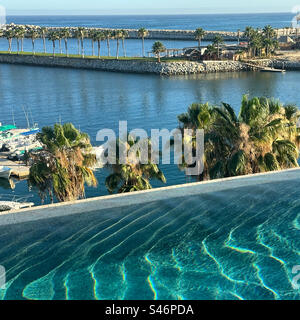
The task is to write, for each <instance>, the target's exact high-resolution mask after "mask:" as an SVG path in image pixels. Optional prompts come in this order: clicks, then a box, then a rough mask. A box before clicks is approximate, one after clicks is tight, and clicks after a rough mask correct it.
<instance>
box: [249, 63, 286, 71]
mask: <svg viewBox="0 0 300 320" xmlns="http://www.w3.org/2000/svg"><path fill="white" fill-rule="evenodd" d="M244 65H246V66H247V67H250V68H252V70H259V71H260V72H286V70H284V69H276V68H271V67H263V66H259V65H256V64H252V63H246V62H244Z"/></svg>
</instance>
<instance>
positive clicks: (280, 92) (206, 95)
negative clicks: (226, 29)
mask: <svg viewBox="0 0 300 320" xmlns="http://www.w3.org/2000/svg"><path fill="white" fill-rule="evenodd" d="M299 82H300V72H287V73H286V74H275V73H224V74H208V75H197V76H179V77H171V78H164V77H159V76H155V75H142V74H120V73H109V72H98V71H89V70H73V69H59V68H42V67H30V66H13V65H0V88H1V90H0V101H1V104H0V119H1V120H0V122H2V123H11V122H12V110H14V114H15V120H16V123H17V125H18V126H20V127H24V126H26V120H25V117H24V114H23V111H22V106H24V107H26V108H30V109H31V111H32V115H33V120H34V121H35V122H38V124H39V125H40V127H43V126H46V125H53V123H55V122H58V121H60V120H61V121H62V122H72V123H74V124H75V125H76V126H77V127H80V129H81V130H82V131H84V132H87V133H88V134H89V135H90V137H91V140H92V142H93V144H96V141H95V140H96V134H97V131H98V130H100V129H102V128H109V129H113V130H115V131H116V133H118V131H117V130H118V124H119V121H120V120H127V121H128V127H129V129H133V128H144V129H145V130H147V131H148V132H149V131H150V129H155V128H157V129H163V128H167V129H169V130H171V129H174V128H176V127H177V126H178V122H177V115H178V114H180V113H182V112H185V111H186V109H187V107H188V106H189V105H190V104H191V103H193V102H207V101H210V102H211V103H214V104H220V102H221V101H225V102H228V103H231V104H232V106H233V107H234V108H235V110H236V111H238V110H239V107H240V101H241V96H242V95H243V94H244V93H249V94H250V95H258V96H268V97H276V98H279V99H280V100H282V102H286V103H298V104H299V101H300V92H299V90H298V84H299ZM162 169H163V171H164V173H165V175H166V177H167V180H168V181H167V184H168V185H175V184H181V183H185V182H187V180H186V178H185V176H184V174H183V173H182V172H180V171H179V170H178V168H177V166H176V165H168V166H162ZM106 176H107V172H106V171H105V170H101V171H99V172H97V178H98V180H99V187H98V188H96V189H89V188H88V189H87V197H92V196H98V195H104V194H106V193H107V191H106V188H105V186H104V179H105V177H106ZM153 185H154V186H162V185H161V184H159V183H155V182H154V183H153ZM1 193H2V194H12V193H14V194H17V195H27V194H30V195H33V196H34V198H33V200H34V201H35V202H36V203H40V201H39V198H38V197H37V195H36V194H35V193H34V192H30V193H28V188H27V183H26V182H19V183H17V185H16V188H15V190H14V191H11V190H10V189H5V188H3V187H1V186H0V194H1Z"/></svg>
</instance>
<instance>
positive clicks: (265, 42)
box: [244, 25, 279, 57]
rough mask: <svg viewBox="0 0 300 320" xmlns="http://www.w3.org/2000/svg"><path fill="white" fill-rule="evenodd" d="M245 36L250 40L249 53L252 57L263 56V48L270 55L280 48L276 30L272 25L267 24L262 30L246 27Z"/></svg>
mask: <svg viewBox="0 0 300 320" xmlns="http://www.w3.org/2000/svg"><path fill="white" fill-rule="evenodd" d="M244 36H245V37H246V38H247V41H248V53H249V55H250V56H252V57H256V56H259V57H260V56H262V54H263V50H264V51H265V55H266V56H269V55H270V54H271V53H274V51H275V50H276V49H278V46H279V42H278V40H277V39H276V36H277V35H276V31H275V30H274V29H273V28H272V27H271V26H270V25H267V26H265V27H264V28H263V29H262V30H261V29H253V28H252V27H246V29H245V31H244Z"/></svg>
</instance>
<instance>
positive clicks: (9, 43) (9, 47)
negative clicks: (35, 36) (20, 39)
mask: <svg viewBox="0 0 300 320" xmlns="http://www.w3.org/2000/svg"><path fill="white" fill-rule="evenodd" d="M11 42H12V39H8V51H9V53H11Z"/></svg>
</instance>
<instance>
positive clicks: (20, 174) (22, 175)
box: [0, 152, 30, 179]
mask: <svg viewBox="0 0 300 320" xmlns="http://www.w3.org/2000/svg"><path fill="white" fill-rule="evenodd" d="M0 166H4V167H8V168H11V169H12V176H14V177H17V178H19V179H26V178H28V177H29V171H30V167H28V166H26V165H25V164H24V163H23V162H21V161H11V160H8V159H7V154H6V153H5V152H0Z"/></svg>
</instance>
